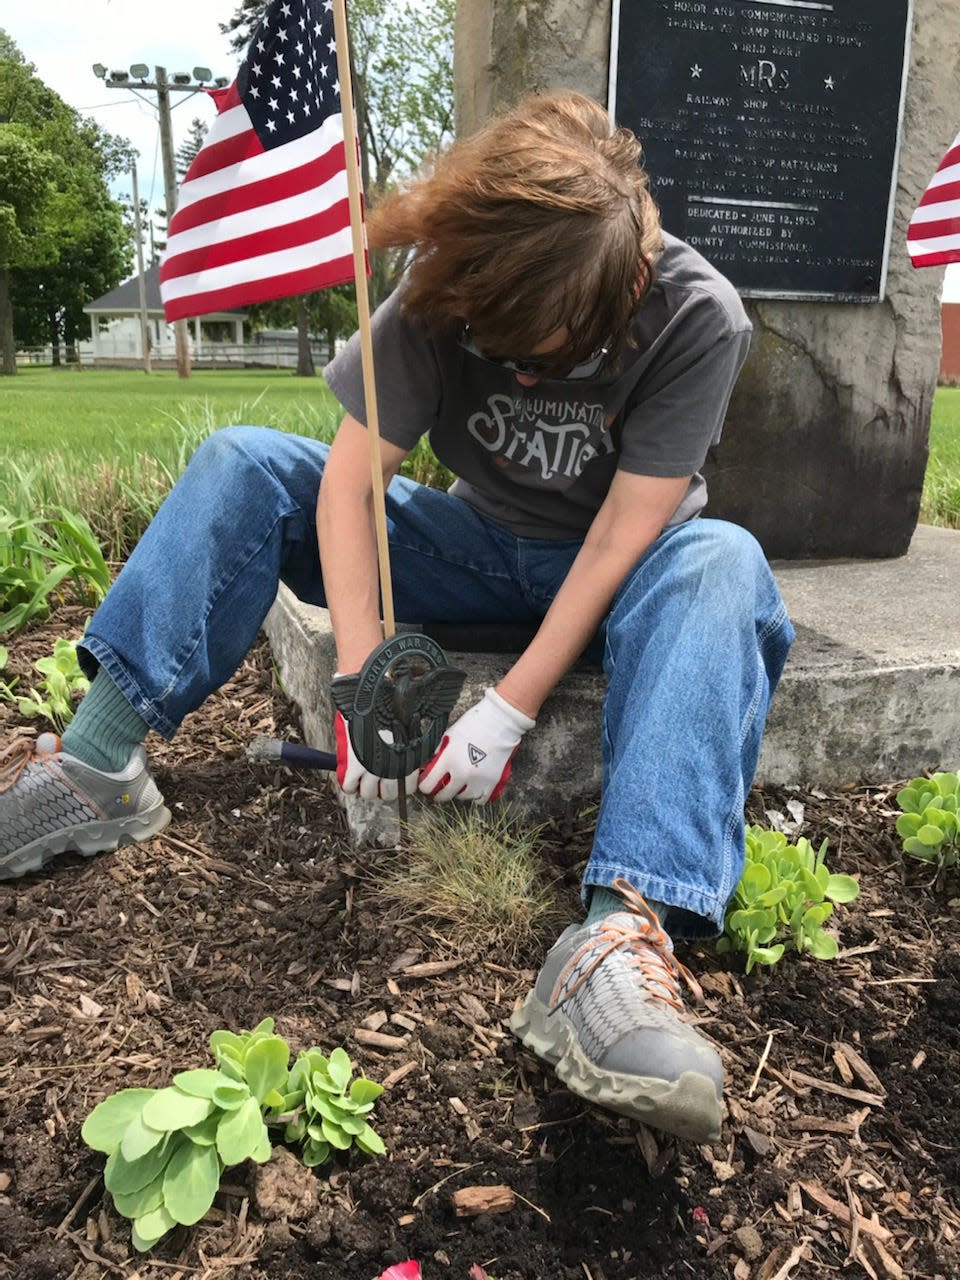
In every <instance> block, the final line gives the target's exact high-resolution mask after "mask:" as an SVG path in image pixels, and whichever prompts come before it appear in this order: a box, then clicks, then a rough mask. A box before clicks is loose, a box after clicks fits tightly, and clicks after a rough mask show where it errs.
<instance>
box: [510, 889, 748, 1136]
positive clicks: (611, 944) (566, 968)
mask: <svg viewBox="0 0 960 1280" xmlns="http://www.w3.org/2000/svg"><path fill="white" fill-rule="evenodd" d="M613 887H614V889H616V891H617V892H618V893H619V894H620V895H621V897H622V898H623V899H624V909H623V911H617V912H614V913H613V914H612V915H608V916H606V917H605V918H604V919H603V920H598V921H597V922H596V923H595V924H592V925H571V926H570V928H569V929H566V930H564V932H563V933H562V934H561V935H560V937H559V939H558V940H557V942H556V943H555V945H554V946H553V947H552V949H551V950H550V952H549V953H548V955H547V959H546V961H545V963H544V966H543V968H542V969H541V970H540V974H539V977H538V978H537V981H536V985H535V986H534V988H533V990H532V991H531V992H530V994H529V995H528V996H527V998H526V1000H525V1001H524V1003H523V1004H522V1005H521V1007H520V1008H519V1009H517V1011H516V1012H515V1013H514V1014H513V1016H512V1018H511V1019H510V1026H511V1027H512V1028H513V1030H514V1031H515V1032H516V1034H517V1035H518V1036H519V1037H520V1039H521V1040H522V1041H523V1043H524V1044H525V1045H526V1046H527V1047H528V1048H529V1049H532V1050H533V1051H534V1053H536V1054H538V1055H539V1056H540V1057H541V1058H544V1059H546V1061H547V1062H549V1063H551V1065H552V1066H553V1067H554V1069H555V1070H556V1073H557V1075H558V1076H559V1077H560V1079H561V1080H562V1081H563V1083H564V1084H565V1085H566V1086H567V1088H568V1089H570V1090H572V1092H573V1093H576V1094H579V1095H580V1096H581V1097H582V1098H586V1099H587V1101H588V1102H595V1103H597V1104H599V1105H600V1106H602V1107H609V1108H610V1109H611V1110H612V1111H619V1112H621V1113H622V1114H623V1115H627V1116H632V1117H634V1118H635V1119H637V1120H642V1121H643V1122H644V1123H645V1124H649V1125H652V1126H653V1127H654V1128H656V1129H663V1130H664V1131H665V1132H667V1133H673V1134H676V1135H677V1136H678V1137H681V1138H690V1139H692V1140H693V1141H695V1142H713V1141H716V1139H718V1138H719V1137H720V1119H721V1115H720V1103H721V1098H722V1097H723V1065H722V1064H721V1062H720V1057H719V1054H718V1053H717V1051H716V1049H714V1047H713V1045H711V1044H710V1043H709V1041H707V1040H706V1039H705V1038H704V1037H703V1036H702V1035H700V1034H699V1033H698V1032H697V1031H695V1030H694V1028H693V1027H692V1026H690V1024H689V1023H688V1022H687V1021H686V1014H685V1011H684V1007H683V1001H682V998H681V994H680V979H683V981H684V982H685V983H686V984H687V985H688V986H689V987H690V988H691V990H693V991H694V992H695V993H696V994H697V995H699V994H700V988H699V986H698V985H697V983H696V982H695V981H694V978H693V976H692V974H690V973H689V971H688V970H687V969H685V968H684V966H683V965H681V964H680V963H679V961H678V960H677V959H676V957H675V956H674V954H673V944H672V942H671V941H670V938H669V936H668V935H667V934H666V933H665V932H664V930H663V929H662V928H661V927H660V921H659V920H658V919H657V917H656V915H655V914H654V912H653V911H651V910H650V908H649V907H648V906H647V904H646V902H644V900H643V898H641V897H640V895H639V894H638V893H637V892H636V890H634V889H633V888H631V886H630V885H629V884H627V882H626V881H625V880H618V881H617V882H616V883H615V884H614V886H613Z"/></svg>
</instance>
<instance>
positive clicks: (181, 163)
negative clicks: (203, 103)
mask: <svg viewBox="0 0 960 1280" xmlns="http://www.w3.org/2000/svg"><path fill="white" fill-rule="evenodd" d="M206 136H207V125H206V124H205V123H204V122H203V120H201V119H200V117H199V116H194V117H193V119H192V120H191V121H190V132H189V133H188V134H187V136H186V138H185V139H184V140H183V142H181V143H180V146H179V147H177V155H176V161H177V178H178V179H179V181H180V182H182V181H183V179H184V178H185V177H186V173H187V170H188V169H189V168H190V166H191V165H192V164H193V162H194V160H195V159H196V157H197V156H198V155H199V154H200V148H201V147H202V146H203V140H204V138H205V137H206Z"/></svg>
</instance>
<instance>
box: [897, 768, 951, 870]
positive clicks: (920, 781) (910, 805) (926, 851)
mask: <svg viewBox="0 0 960 1280" xmlns="http://www.w3.org/2000/svg"><path fill="white" fill-rule="evenodd" d="M897 804H898V805H899V806H900V808H901V809H902V810H903V813H902V814H901V815H900V817H899V818H898V819H897V833H898V834H899V835H900V836H901V838H902V839H903V851H904V853H908V854H910V856H911V857H913V858H919V859H920V860H921V861H923V862H929V863H932V864H933V865H934V866H936V868H937V873H938V874H940V873H941V872H943V871H947V870H949V869H950V868H951V867H955V866H956V865H957V861H958V856H960V828H958V814H957V808H958V804H960V778H958V775H957V774H955V773H935V774H934V775H933V776H932V777H930V778H914V779H913V781H912V782H909V783H908V784H907V786H905V787H904V788H903V790H902V791H900V792H898V794H897Z"/></svg>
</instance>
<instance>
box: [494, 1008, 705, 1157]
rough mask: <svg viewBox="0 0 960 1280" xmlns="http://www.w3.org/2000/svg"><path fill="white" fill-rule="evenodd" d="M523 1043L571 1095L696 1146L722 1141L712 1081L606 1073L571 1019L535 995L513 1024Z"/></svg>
mask: <svg viewBox="0 0 960 1280" xmlns="http://www.w3.org/2000/svg"><path fill="white" fill-rule="evenodd" d="M510 1027H511V1029H512V1030H513V1031H514V1033H515V1034H516V1035H517V1036H519V1038H520V1040H521V1041H522V1042H523V1043H524V1044H525V1045H526V1046H527V1048H528V1049H532V1050H533V1052H534V1053H535V1054H536V1055H537V1056H538V1057H540V1058H543V1059H544V1060H545V1061H546V1062H549V1063H550V1065H551V1066H552V1067H553V1069H554V1070H555V1071H556V1073H557V1075H558V1076H559V1078H560V1079H561V1080H562V1081H563V1083H564V1084H565V1085H566V1086H567V1088H568V1089H569V1090H570V1091H571V1093H575V1094H577V1095H578V1096H579V1097H581V1098H584V1099H586V1101H587V1102H593V1103H596V1104H597V1105H598V1106H601V1107H606V1108H608V1109H609V1110H610V1111H617V1112H619V1113H620V1114H621V1115H624V1116H630V1117H631V1118H632V1119H634V1120H641V1121H643V1123H644V1124H648V1125H651V1126H652V1127H653V1128H655V1129H662V1130H663V1131H664V1132H665V1133H672V1134H674V1135H676V1137H678V1138H687V1139H689V1140H691V1141H693V1142H716V1141H717V1140H718V1139H719V1137H720V1125H721V1119H722V1116H721V1107H720V1099H719V1098H718V1097H717V1090H716V1086H715V1085H714V1083H713V1081H712V1080H711V1079H710V1078H709V1076H705V1075H701V1074H700V1073H699V1072H696V1071H685V1072H684V1073H683V1075H682V1076H681V1077H680V1078H679V1080H675V1081H672V1082H671V1081H669V1080H658V1079H657V1078H656V1077H655V1076H634V1075H627V1074H625V1073H623V1072H619V1071H604V1070H603V1069H602V1068H600V1067H597V1066H595V1065H594V1064H593V1063H592V1062H591V1061H590V1060H589V1058H587V1057H586V1055H585V1054H584V1052H583V1050H582V1049H581V1047H580V1040H579V1037H578V1036H577V1032H576V1029H575V1027H574V1025H573V1023H572V1022H571V1021H570V1019H569V1018H568V1017H567V1016H566V1014H565V1013H563V1011H562V1010H559V1011H557V1012H551V1011H550V1009H549V1008H548V1007H547V1006H546V1005H545V1004H543V1003H542V1002H541V1001H540V1000H538V999H537V997H536V995H535V994H534V993H533V992H532V991H531V992H530V994H529V995H528V996H527V998H526V1000H525V1001H524V1002H523V1004H522V1005H521V1007H520V1008H519V1009H517V1010H516V1012H515V1013H514V1014H513V1015H512V1016H511V1018H510Z"/></svg>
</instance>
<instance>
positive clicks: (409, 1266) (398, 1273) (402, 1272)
mask: <svg viewBox="0 0 960 1280" xmlns="http://www.w3.org/2000/svg"><path fill="white" fill-rule="evenodd" d="M380 1280H423V1277H422V1276H421V1274H420V1263H419V1262H414V1261H413V1259H412V1258H411V1259H410V1260H409V1261H408V1262H397V1263H395V1264H394V1265H393V1266H392V1267H387V1269H386V1271H384V1273H383V1275H382V1276H381V1277H380Z"/></svg>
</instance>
